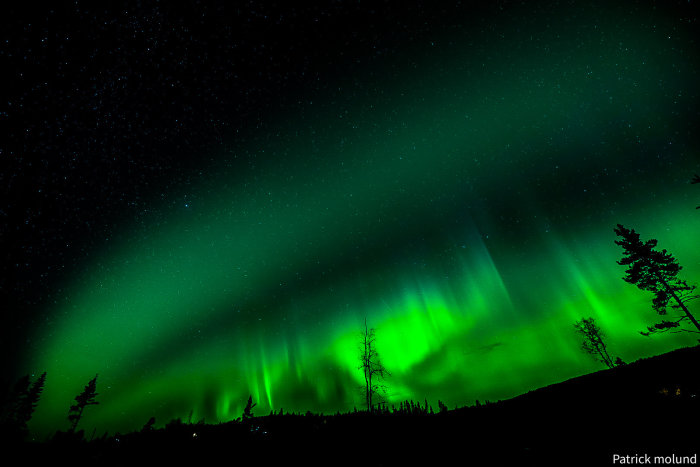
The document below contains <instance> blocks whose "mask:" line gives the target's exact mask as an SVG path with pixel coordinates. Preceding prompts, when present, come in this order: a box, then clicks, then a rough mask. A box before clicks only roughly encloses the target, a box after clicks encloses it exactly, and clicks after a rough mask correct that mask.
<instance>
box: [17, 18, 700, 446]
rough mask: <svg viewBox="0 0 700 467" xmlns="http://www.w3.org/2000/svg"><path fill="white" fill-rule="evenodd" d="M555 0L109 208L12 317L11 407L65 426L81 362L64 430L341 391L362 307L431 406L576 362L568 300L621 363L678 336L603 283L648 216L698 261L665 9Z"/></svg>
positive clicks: (577, 365) (355, 387) (683, 53)
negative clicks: (151, 195) (15, 329)
mask: <svg viewBox="0 0 700 467" xmlns="http://www.w3.org/2000/svg"><path fill="white" fill-rule="evenodd" d="M562 8H563V7H562ZM579 10H580V11H578V14H577V15H573V14H569V13H568V12H567V13H565V12H562V11H559V12H552V13H550V15H548V16H547V17H546V18H544V17H541V16H540V15H536V14H531V15H523V16H522V17H521V18H520V21H519V22H518V24H511V23H509V22H508V21H506V20H503V22H502V24H498V25H494V26H493V29H490V28H487V29H484V30H482V31H481V32H476V31H470V32H468V33H464V32H463V33H454V32H452V33H451V32H445V37H442V38H440V39H439V40H436V41H435V43H434V44H428V45H426V46H425V47H424V48H420V47H419V48H417V49H416V48H414V49H411V50H406V51H404V52H403V53H401V54H399V55H397V56H396V57H393V58H391V59H390V60H388V61H387V62H386V63H385V64H384V65H383V67H382V69H381V70H372V72H370V70H366V69H359V70H358V72H357V74H356V75H355V76H352V77H339V78H338V79H337V82H334V83H329V85H328V88H327V89H328V91H327V92H326V93H325V94H324V95H322V96H307V100H308V103H307V104H306V105H305V107H304V108H305V111H304V114H303V115H287V114H285V113H284V112H281V113H280V114H279V115H277V116H274V117H271V118H270V121H269V122H268V124H267V128H266V129H265V132H266V133H267V137H264V138H263V137H261V138H258V139H257V140H255V142H254V143H250V144H249V147H241V148H240V152H241V153H246V154H260V155H264V158H262V157H261V158H260V159H259V162H257V163H256V164H250V166H249V168H248V169H247V170H245V171H240V170H237V171H234V170H231V169H228V168H227V166H228V165H229V158H231V157H233V156H231V155H230V154H227V155H222V156H221V158H220V160H219V161H218V162H215V163H213V164H212V165H211V166H210V167H207V168H206V169H203V172H204V175H203V176H202V177H201V179H202V182H201V184H200V185H199V186H187V187H182V188H181V191H180V192H178V193H168V194H167V196H165V195H164V196H165V197H166V198H167V199H168V202H162V203H161V205H158V206H157V207H154V209H153V211H152V213H151V214H150V217H148V215H147V216H146V217H145V220H144V222H143V223H141V224H134V225H124V227H123V230H122V231H121V232H120V233H119V234H118V235H115V237H114V238H113V239H110V241H108V242H105V245H104V250H103V251H102V252H100V253H99V254H98V255H96V256H95V257H93V258H92V259H91V260H90V261H87V262H85V263H84V264H83V265H82V266H81V267H80V268H79V269H78V270H76V271H74V272H73V274H72V275H71V276H69V277H66V278H65V284H64V286H63V288H62V292H61V295H62V296H63V297H64V298H63V300H61V301H59V302H57V303H55V304H54V306H53V310H52V312H51V320H50V322H48V323H45V324H44V325H42V326H39V327H38V328H37V330H36V334H35V336H34V338H33V345H34V347H33V351H32V352H30V354H29V355H27V356H26V358H25V360H26V363H25V366H26V368H27V369H28V370H31V371H32V372H34V373H40V372H42V371H47V373H48V378H47V384H46V390H45V392H44V394H43V396H42V400H41V402H40V404H39V407H38V409H37V412H36V415H35V417H34V419H33V420H32V425H31V427H32V429H33V430H34V431H35V432H36V433H39V434H41V435H44V434H47V433H50V432H52V431H54V430H56V429H65V428H67V421H66V416H67V410H68V406H69V405H70V403H71V401H72V399H73V397H74V396H75V395H76V394H78V393H79V392H80V390H81V389H82V387H83V386H84V385H85V384H86V383H87V381H88V380H89V379H90V378H92V377H93V376H94V375H95V374H96V373H99V378H98V392H99V396H98V400H99V401H100V405H98V406H94V407H90V409H89V410H87V411H86V412H85V417H84V419H83V421H82V422H81V425H82V427H83V428H85V429H86V430H88V431H91V430H92V429H93V427H97V430H98V431H99V432H101V431H104V430H109V431H110V432H114V431H122V432H123V431H128V430H134V429H138V428H140V427H141V426H142V425H143V424H144V423H145V422H146V420H148V419H149V418H150V417H151V416H155V417H156V419H157V421H158V424H160V425H162V424H163V423H165V422H167V421H168V420H170V419H172V418H174V417H183V418H185V419H186V418H187V417H188V414H189V413H190V411H192V416H193V420H199V419H201V418H205V419H206V421H207V422H210V423H214V422H218V421H228V420H231V419H234V418H236V417H238V416H240V414H241V412H242V409H243V407H244V405H245V402H246V401H247V399H248V396H249V395H252V396H253V399H254V400H255V401H256V402H257V403H258V406H257V407H256V413H258V414H264V413H268V412H269V411H270V410H275V411H278V410H280V409H284V410H285V411H301V412H306V411H307V410H311V411H314V412H335V411H348V410H352V408H353V407H355V406H356V407H358V408H360V407H362V400H363V396H362V392H361V388H362V383H363V382H362V373H361V371H360V370H359V369H358V365H359V360H358V356H359V335H360V330H361V328H362V323H363V320H364V319H365V317H366V318H367V321H368V323H369V324H370V326H372V327H374V328H376V332H377V344H378V347H379V353H380V355H381V357H382V361H383V363H384V365H385V366H386V368H387V369H388V370H389V371H390V372H391V377H390V378H388V379H387V381H386V384H387V387H388V392H387V395H386V398H387V400H388V402H389V403H397V402H398V401H401V400H405V399H413V400H421V401H422V400H423V399H424V398H427V399H428V401H429V402H430V403H431V404H433V406H435V407H436V403H437V400H438V399H440V400H442V401H444V402H445V403H446V404H447V405H448V406H450V407H454V406H455V405H460V406H461V405H469V404H472V403H474V400H475V399H480V400H484V399H490V400H496V399H503V398H507V397H512V396H515V395H518V394H521V393H523V392H526V391H528V390H531V389H534V388H537V387H540V386H543V385H547V384H551V383H554V382H557V381H562V380H565V379H567V378H570V377H574V376H577V375H581V374H584V373H588V372H591V371H596V370H598V369H601V368H602V367H601V365H600V364H599V363H597V362H595V361H594V360H593V359H591V358H590V356H588V355H586V354H584V353H583V352H582V351H581V350H580V339H579V338H578V336H577V335H576V333H575V331H574V328H573V323H574V322H575V321H576V320H578V319H580V318H581V317H584V316H593V317H595V318H596V320H597V321H598V323H599V325H600V326H601V328H602V329H603V330H604V331H605V332H606V334H607V336H608V340H609V346H610V350H611V352H612V354H613V355H615V356H617V355H619V356H621V357H622V358H623V359H624V360H626V361H630V360H634V359H637V358H640V357H644V356H650V355H654V354H658V353H660V352H664V351H668V350H671V349H673V348H676V347H678V346H681V345H691V344H693V343H694V341H695V339H694V338H693V336H692V335H690V334H665V335H662V336H655V337H653V338H646V337H643V336H641V335H640V334H639V333H638V331H639V330H643V329H645V328H646V326H647V325H649V324H652V323H654V322H655V319H656V316H655V315H654V313H653V311H652V310H651V306H650V303H651V296H650V295H648V294H646V293H644V292H641V291H639V290H637V289H636V288H635V287H634V286H632V285H629V284H626V283H625V282H623V281H622V280H621V276H622V274H623V268H622V267H621V266H619V265H617V264H616V263H615V261H616V260H618V259H619V258H620V256H621V250H620V248H619V247H617V246H616V245H615V244H614V240H615V236H614V233H613V227H614V226H615V224H617V223H622V224H624V225H625V226H627V227H631V228H635V229H636V230H637V231H639V232H640V233H641V234H642V236H643V238H657V239H658V240H659V246H660V247H662V248H667V249H668V250H669V251H671V252H672V253H673V254H674V255H675V256H676V257H677V258H678V259H679V262H680V263H681V265H683V266H684V271H683V273H684V274H685V276H684V277H686V278H687V279H689V280H690V281H691V282H694V281H697V278H698V277H700V252H698V250H697V238H698V236H697V234H698V232H700V215H699V214H698V213H697V211H695V210H694V209H693V208H694V207H695V206H696V205H697V204H698V203H697V200H698V198H700V196H699V195H700V193H698V192H697V190H694V188H695V187H692V186H690V185H688V183H687V182H688V180H689V179H690V177H691V175H692V174H693V173H694V172H697V171H698V170H700V162H698V158H697V156H696V155H697V154H698V148H697V142H696V141H694V140H693V137H692V133H691V130H692V129H693V128H694V124H693V123H694V121H693V119H694V118H697V116H696V114H695V113H696V111H695V110H694V109H695V108H696V104H697V99H696V95H695V93H696V92H697V89H696V84H697V76H698V75H697V71H698V67H697V65H698V63H697V58H696V54H695V52H696V50H694V49H692V48H691V49H688V48H686V47H685V46H686V45H687V44H690V43H691V41H690V39H689V37H690V31H689V29H688V30H686V29H683V25H679V24H678V20H677V19H676V18H673V17H671V16H668V17H666V16H663V15H659V16H658V17H656V18H654V17H650V16H649V14H650V13H649V12H644V11H642V12H634V13H628V12H626V11H625V10H624V8H613V7H610V9H609V11H603V10H594V9H593V8H590V9H589V8H587V7H580V8H579ZM552 17H558V18H560V20H559V21H551V19H552ZM571 18H575V19H571ZM652 19H653V21H652ZM550 22H551V24H550ZM495 31H498V32H495ZM684 34H686V35H685V36H684ZM363 80H364V82H368V81H371V82H376V86H367V88H368V89H369V88H371V90H370V91H368V93H367V95H366V97H364V98H362V99H358V98H357V95H356V93H353V92H351V91H350V90H351V89H353V87H356V84H355V83H356V82H363ZM261 131H262V130H261ZM158 199H160V197H158ZM172 200H176V201H175V202H172ZM180 200H181V201H180ZM156 204H157V202H156V201H155V200H154V205H156ZM696 309H697V307H696Z"/></svg>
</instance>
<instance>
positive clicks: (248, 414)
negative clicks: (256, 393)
mask: <svg viewBox="0 0 700 467" xmlns="http://www.w3.org/2000/svg"><path fill="white" fill-rule="evenodd" d="M256 405H258V404H253V396H250V397H248V403H247V404H246V406H245V408H244V409H243V417H242V418H243V421H244V422H245V421H248V420H250V419H251V418H253V407H255V406H256Z"/></svg>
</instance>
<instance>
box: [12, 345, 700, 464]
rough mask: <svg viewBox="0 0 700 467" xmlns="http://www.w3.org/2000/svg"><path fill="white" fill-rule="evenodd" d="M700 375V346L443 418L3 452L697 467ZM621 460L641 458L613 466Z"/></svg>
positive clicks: (144, 460)
mask: <svg viewBox="0 0 700 467" xmlns="http://www.w3.org/2000/svg"><path fill="white" fill-rule="evenodd" d="M699 370H700V347H693V348H686V349H679V350H676V351H674V352H670V353H668V354H664V355H660V356H657V357H654V358H650V359H645V360H640V361H637V362H634V363H631V364H629V365H626V366H623V367H619V368H615V369H613V370H606V371H600V372H597V373H593V374H589V375H586V376H582V377H579V378H575V379H571V380H568V381H565V382H563V383H559V384H555V385H552V386H548V387H545V388H542V389H538V390H536V391H532V392H529V393H527V394H524V395H521V396H519V397H516V398H514V399H510V400H506V401H500V402H496V403H489V404H485V405H481V406H475V407H466V408H461V409H456V410H450V411H448V412H445V413H439V414H434V415H431V414H427V413H424V412H423V411H421V410H419V409H416V410H414V414H408V413H405V412H404V413H384V414H372V415H369V414H366V413H362V412H358V413H350V414H343V415H272V416H265V417H255V418H253V419H252V420H250V421H248V422H245V423H242V422H238V423H237V422H231V423H225V424H219V425H201V424H185V423H171V424H169V425H168V426H167V427H166V428H163V429H158V430H149V431H144V432H136V433H131V434H127V435H118V436H115V437H110V438H105V439H98V440H94V441H91V442H85V441H82V440H75V439H70V438H67V437H66V436H57V437H56V438H54V440H53V441H51V442H47V443H40V444H17V443H15V444H14V445H12V446H8V447H7V448H6V449H4V450H3V451H4V456H5V457H6V456H7V455H9V453H10V452H11V451H17V452H18V454H19V461H18V462H13V463H12V465H21V464H25V465H39V464H42V465H51V464H56V463H59V462H60V463H64V462H65V463H67V465H71V466H74V465H95V466H102V465H148V464H152V465H232V466H233V465H324V466H325V465H329V466H332V465H358V466H366V465H427V466H432V465H450V466H489V465H494V466H508V465H561V466H567V465H587V466H588V465H590V466H594V465H644V464H643V462H644V461H645V457H644V456H645V455H647V456H649V457H648V458H646V459H647V460H648V461H649V463H648V464H646V465H694V464H693V462H692V461H693V458H692V457H691V456H693V455H696V454H697V453H698V450H700V427H699V425H698V424H699V423H700V371H699ZM616 454H617V455H619V456H635V455H637V456H639V459H640V461H639V462H634V460H635V458H633V457H630V458H627V462H626V463H623V462H622V461H623V460H625V458H624V457H622V458H618V461H617V462H616V463H614V462H613V461H614V459H615V458H614V456H615V455H616ZM655 456H662V457H664V459H663V460H661V459H654V457H655ZM669 456H676V458H675V459H674V458H672V457H669ZM683 456H689V457H688V458H685V459H684V458H683ZM6 458H7V457H6ZM695 459H697V457H696V458H695ZM664 461H670V462H672V463H670V464H669V463H665V462H664ZM633 462H634V464H633ZM696 462H697V461H696ZM0 464H4V465H10V464H5V463H4V462H0Z"/></svg>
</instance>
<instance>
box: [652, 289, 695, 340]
mask: <svg viewBox="0 0 700 467" xmlns="http://www.w3.org/2000/svg"><path fill="white" fill-rule="evenodd" d="M660 279H661V282H663V284H664V287H666V290H667V291H668V293H670V294H671V296H672V297H673V299H674V300H675V301H676V303H678V305H679V306H680V307H681V309H682V310H683V312H684V313H685V315H686V316H687V317H688V319H689V320H690V321H692V323H693V324H694V325H695V327H696V328H698V331H700V323H698V321H697V320H696V319H695V316H693V314H692V313H691V312H690V310H688V308H687V307H686V306H685V303H683V301H682V300H681V299H680V298H678V295H676V291H675V290H673V287H671V286H670V285H669V283H668V282H666V280H665V279H664V278H663V277H662V278H660Z"/></svg>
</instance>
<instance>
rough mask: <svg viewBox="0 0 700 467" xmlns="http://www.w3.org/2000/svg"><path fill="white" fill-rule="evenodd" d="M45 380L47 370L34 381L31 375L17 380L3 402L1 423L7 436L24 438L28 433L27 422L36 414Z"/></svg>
mask: <svg viewBox="0 0 700 467" xmlns="http://www.w3.org/2000/svg"><path fill="white" fill-rule="evenodd" d="M45 382H46V372H44V373H42V374H41V376H39V378H37V380H36V381H34V383H30V379H29V375H25V376H23V377H22V378H20V379H19V380H18V381H17V383H16V384H15V386H14V388H13V390H12V391H11V393H10V394H9V397H8V398H7V400H6V401H5V402H4V404H3V410H2V421H1V425H2V429H3V431H4V432H6V436H10V437H13V438H16V437H19V438H24V437H25V436H26V435H27V432H28V430H27V423H28V422H29V420H31V418H32V415H33V414H34V410H35V409H36V406H37V404H38V402H39V398H40V397H41V393H42V391H43V390H44V384H45Z"/></svg>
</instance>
